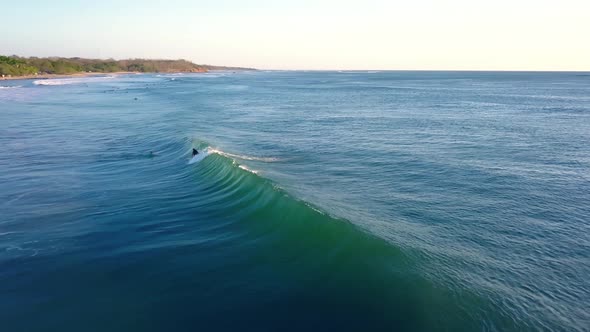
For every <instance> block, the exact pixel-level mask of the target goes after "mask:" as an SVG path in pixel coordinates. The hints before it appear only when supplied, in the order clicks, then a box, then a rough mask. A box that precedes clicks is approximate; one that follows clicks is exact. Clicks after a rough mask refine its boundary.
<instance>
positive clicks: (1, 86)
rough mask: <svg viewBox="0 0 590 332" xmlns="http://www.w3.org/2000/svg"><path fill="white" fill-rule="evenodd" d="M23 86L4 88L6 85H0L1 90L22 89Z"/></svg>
mask: <svg viewBox="0 0 590 332" xmlns="http://www.w3.org/2000/svg"><path fill="white" fill-rule="evenodd" d="M22 87H23V86H22V85H14V86H4V85H0V89H16V88H22Z"/></svg>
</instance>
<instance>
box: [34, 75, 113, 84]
mask: <svg viewBox="0 0 590 332" xmlns="http://www.w3.org/2000/svg"><path fill="white" fill-rule="evenodd" d="M116 77H117V76H100V77H80V78H56V79H42V80H36V81H33V84H35V85H70V84H84V83H93V82H101V81H104V80H109V79H113V78H116Z"/></svg>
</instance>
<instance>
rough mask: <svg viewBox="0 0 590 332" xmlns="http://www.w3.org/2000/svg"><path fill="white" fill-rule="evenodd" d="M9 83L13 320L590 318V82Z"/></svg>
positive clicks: (193, 324)
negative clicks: (193, 154) (193, 153)
mask: <svg viewBox="0 0 590 332" xmlns="http://www.w3.org/2000/svg"><path fill="white" fill-rule="evenodd" d="M0 85H2V86H3V88H1V89H0V123H1V126H0V146H1V147H2V150H3V153H2V154H0V216H1V217H0V322H2V326H3V328H2V330H6V331H132V330H138V331H163V330H173V331H235V330H242V331H244V330H245V331H301V330H311V331H361V330H365V331H527V330H529V331H538V330H556V331H588V328H589V326H590V311H589V310H588V308H590V281H588V276H589V275H590V144H588V142H590V76H588V74H584V73H508V72H507V73H494V72H262V71H258V72H239V73H231V72H219V73H208V74H190V75H188V74H187V75H130V76H117V77H106V78H76V79H66V80H44V81H5V82H0ZM192 147H197V148H198V149H199V150H200V151H201V154H200V155H199V157H198V158H196V159H195V160H191V157H190V150H191V148H192Z"/></svg>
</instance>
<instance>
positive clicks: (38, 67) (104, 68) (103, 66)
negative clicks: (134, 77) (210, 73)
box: [0, 56, 241, 76]
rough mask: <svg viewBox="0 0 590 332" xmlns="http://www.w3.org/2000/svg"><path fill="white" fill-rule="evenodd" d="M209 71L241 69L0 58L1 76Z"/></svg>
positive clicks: (139, 61) (174, 63)
mask: <svg viewBox="0 0 590 332" xmlns="http://www.w3.org/2000/svg"><path fill="white" fill-rule="evenodd" d="M210 69H241V68H226V67H214V66H206V65H197V64H194V63H192V62H190V61H186V60H146V59H129V60H113V59H108V60H99V59H83V58H37V57H31V58H21V57H17V56H0V74H1V75H12V76H25V75H35V74H36V73H38V74H73V73H79V72H98V73H112V72H118V71H129V72H141V73H159V72H205V71H207V70H210Z"/></svg>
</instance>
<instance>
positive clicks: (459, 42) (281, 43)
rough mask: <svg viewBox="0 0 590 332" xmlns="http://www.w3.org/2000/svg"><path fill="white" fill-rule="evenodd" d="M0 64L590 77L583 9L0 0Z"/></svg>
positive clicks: (574, 5) (565, 4) (588, 26)
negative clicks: (98, 62) (165, 64)
mask: <svg viewBox="0 0 590 332" xmlns="http://www.w3.org/2000/svg"><path fill="white" fill-rule="evenodd" d="M0 54H18V55H24V56H31V55H35V56H50V55H57V56H68V57H70V56H82V57H99V58H108V57H113V58H129V57H145V58H174V59H175V58H185V59H189V60H192V61H194V62H197V63H207V64H219V65H236V66H249V67H256V68H274V69H460V70H463V69H489V70H495V69H498V70H590V0H580V1H578V0H562V1H558V0H554V1H546V0H534V1H533V0H510V1H507V0H495V1H492V0H489V1H478V0H471V1H468V0H446V1H442V0H440V1H434V0H412V1H409V0H407V1H395V0H389V1H385V0H364V1H346V0H339V1H336V0H315V1H311V0H297V1H281V0H275V1H270V0H269V1H265V0H254V1H237V0H216V1H189V0H165V1H162V0H160V1H149V0H141V1H140V0H131V1H125V0H117V1H115V0H98V1H74V0H61V1H60V0H53V1H49V0H47V1H40V0H21V1H14V0H0Z"/></svg>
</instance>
